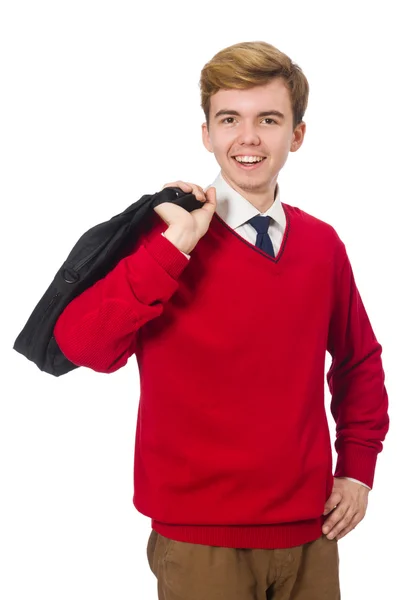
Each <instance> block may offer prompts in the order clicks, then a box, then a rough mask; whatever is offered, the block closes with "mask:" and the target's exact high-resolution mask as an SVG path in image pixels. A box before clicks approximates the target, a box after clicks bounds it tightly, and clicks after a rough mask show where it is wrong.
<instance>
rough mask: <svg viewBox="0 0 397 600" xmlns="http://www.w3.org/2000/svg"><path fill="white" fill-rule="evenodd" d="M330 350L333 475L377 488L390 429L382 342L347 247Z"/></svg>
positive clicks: (331, 333)
mask: <svg viewBox="0 0 397 600" xmlns="http://www.w3.org/2000/svg"><path fill="white" fill-rule="evenodd" d="M327 350H328V352H329V353H330V355H331V357H332V363H331V367H330V369H329V371H328V373H327V382H328V386H329V390H330V392H331V396H332V398H331V413H332V415H333V417H334V419H335V423H336V441H335V449H336V452H337V455H338V458H337V463H336V470H335V477H351V478H353V479H357V480H359V481H361V482H363V483H365V484H366V485H368V486H369V487H370V488H372V487H373V481H374V474H375V466H376V460H377V455H378V453H379V452H381V451H382V448H383V444H382V442H383V440H384V439H385V437H386V434H387V432H388V429H389V417H388V395H387V392H386V388H385V373H384V370H383V366H382V360H381V353H382V346H381V345H380V344H379V343H378V341H377V339H376V337H375V334H374V332H373V330H372V327H371V324H370V321H369V319H368V316H367V313H366V310H365V308H364V305H363V302H362V299H361V296H360V293H359V291H358V289H357V286H356V283H355V280H354V275H353V271H352V267H351V264H350V261H349V258H348V256H347V254H346V250H345V249H344V250H343V258H342V266H341V269H340V271H339V274H338V278H337V284H336V289H335V294H334V306H333V312H332V316H331V320H330V326H329V332H328V344H327Z"/></svg>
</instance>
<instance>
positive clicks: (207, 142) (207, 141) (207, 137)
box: [201, 122, 213, 152]
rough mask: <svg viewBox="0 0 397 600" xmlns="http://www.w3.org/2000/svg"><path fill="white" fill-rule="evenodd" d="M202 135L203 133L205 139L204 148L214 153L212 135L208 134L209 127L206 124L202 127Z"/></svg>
mask: <svg viewBox="0 0 397 600" xmlns="http://www.w3.org/2000/svg"><path fill="white" fill-rule="evenodd" d="M201 133H202V137H203V144H204V146H205V147H206V148H207V150H208V152H213V149H212V144H211V139H210V134H209V132H208V127H207V123H206V122H205V123H203V124H202V125H201Z"/></svg>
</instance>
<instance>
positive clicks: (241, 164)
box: [233, 156, 266, 171]
mask: <svg viewBox="0 0 397 600" xmlns="http://www.w3.org/2000/svg"><path fill="white" fill-rule="evenodd" d="M261 158H262V160H255V161H252V162H240V161H238V160H237V158H236V157H235V156H233V161H234V162H235V163H236V165H237V166H238V167H240V169H245V170H246V171H252V170H253V169H257V168H258V167H259V166H260V165H261V164H262V163H264V162H265V160H266V156H263V157H261Z"/></svg>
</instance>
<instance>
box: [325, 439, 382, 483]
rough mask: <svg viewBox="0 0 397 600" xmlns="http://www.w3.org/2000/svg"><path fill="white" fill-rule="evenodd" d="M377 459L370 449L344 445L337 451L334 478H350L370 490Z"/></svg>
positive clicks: (355, 445)
mask: <svg viewBox="0 0 397 600" xmlns="http://www.w3.org/2000/svg"><path fill="white" fill-rule="evenodd" d="M377 458H378V453H377V451H376V450H374V449H372V448H366V447H365V446H359V445H358V444H348V443H346V444H344V445H343V447H341V448H340V449H339V451H338V460H337V463H336V469H335V477H351V478H352V479H357V480H358V481H362V482H363V483H366V484H367V485H368V486H369V487H370V488H371V489H372V488H373V485H374V476H375V467H376V461H377Z"/></svg>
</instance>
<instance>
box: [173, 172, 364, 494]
mask: <svg viewBox="0 0 397 600" xmlns="http://www.w3.org/2000/svg"><path fill="white" fill-rule="evenodd" d="M210 187H214V188H215V190H216V203H217V207H216V213H217V214H218V216H219V217H221V219H222V220H223V221H225V223H226V224H227V225H229V227H230V228H231V229H234V231H235V232H236V233H238V234H239V235H241V237H243V238H245V239H246V240H247V241H248V242H251V244H253V245H254V246H255V241H256V236H257V231H256V229H255V228H254V227H253V226H252V225H250V224H249V223H247V221H248V220H249V219H252V217H255V216H256V215H261V216H263V217H265V216H270V217H271V219H270V224H269V229H268V234H269V237H270V239H271V241H272V244H273V249H274V255H275V257H277V254H278V252H279V250H280V247H281V243H282V240H283V236H284V231H285V227H286V224H287V220H286V217H285V212H284V208H283V206H282V204H281V198H280V187H279V184H278V183H277V184H276V189H275V198H274V202H273V204H272V205H271V206H270V208H268V209H267V210H266V211H265V212H264V213H261V212H259V210H258V209H257V208H255V206H254V205H253V204H251V202H249V201H248V200H246V198H244V196H242V195H241V194H239V192H237V191H236V190H235V189H233V188H232V187H231V186H230V185H229V184H228V183H227V182H226V181H225V179H224V178H223V177H222V173H219V175H218V176H217V177H216V179H215V181H214V182H213V183H212V184H211V185H209V186H208V187H207V188H205V191H206V190H207V189H208V188H210ZM183 254H184V255H185V256H186V258H190V256H189V254H186V253H185V252H183ZM342 479H349V480H350V481H355V482H356V483H360V484H361V485H363V486H365V487H366V488H368V489H369V490H370V489H371V488H370V487H369V486H368V485H366V484H365V483H362V482H361V481H358V480H357V479H352V478H351V477H343V478H342Z"/></svg>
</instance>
